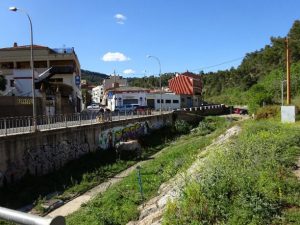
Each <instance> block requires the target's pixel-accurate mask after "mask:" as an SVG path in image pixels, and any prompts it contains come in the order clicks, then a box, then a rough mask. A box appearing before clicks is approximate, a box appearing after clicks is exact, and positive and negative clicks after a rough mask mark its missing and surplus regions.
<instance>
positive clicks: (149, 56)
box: [147, 55, 162, 114]
mask: <svg viewBox="0 0 300 225" xmlns="http://www.w3.org/2000/svg"><path fill="white" fill-rule="evenodd" d="M147 58H153V59H155V60H156V61H157V62H158V65H159V88H160V101H159V102H160V109H159V111H160V114H161V113H162V111H161V106H162V105H161V101H162V90H161V65H160V60H159V58H158V57H156V56H153V55H147Z"/></svg>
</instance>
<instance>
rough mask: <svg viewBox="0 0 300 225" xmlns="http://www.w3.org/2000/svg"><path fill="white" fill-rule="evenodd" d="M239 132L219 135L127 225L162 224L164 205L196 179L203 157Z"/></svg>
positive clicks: (232, 131)
mask: <svg viewBox="0 0 300 225" xmlns="http://www.w3.org/2000/svg"><path fill="white" fill-rule="evenodd" d="M240 131H241V128H240V127H239V126H234V127H232V128H230V129H228V130H227V131H226V132H225V133H224V134H222V135H220V136H219V137H218V138H217V139H216V140H215V141H214V142H213V143H212V144H211V145H209V146H208V147H207V148H206V149H205V150H204V151H202V152H201V153H200V154H199V155H198V157H197V159H196V161H195V162H194V163H193V164H192V166H191V167H190V168H189V169H188V170H187V171H186V172H185V173H180V174H177V175H176V176H175V177H174V178H173V179H171V180H169V181H168V182H166V183H164V184H162V185H161V186H160V188H159V191H158V194H159V195H158V196H156V197H154V198H152V199H150V200H149V201H148V202H147V203H146V204H144V205H142V206H140V207H139V210H140V218H139V220H138V221H131V222H129V223H128V224H127V225H150V224H152V225H159V224H161V222H162V215H163V212H164V209H165V207H166V204H167V202H168V201H169V200H173V199H175V198H177V197H179V195H180V193H181V190H182V188H183V187H184V186H185V184H186V183H187V181H188V180H189V181H190V180H191V179H196V178H197V177H199V175H200V171H199V167H201V166H202V165H203V164H204V162H205V155H206V154H207V153H208V151H209V150H210V149H213V148H215V147H216V146H218V145H223V144H224V143H226V142H228V141H229V140H230V138H231V137H233V136H235V135H237V134H238V133H239V132H240Z"/></svg>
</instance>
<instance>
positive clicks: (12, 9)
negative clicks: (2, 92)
mask: <svg viewBox="0 0 300 225" xmlns="http://www.w3.org/2000/svg"><path fill="white" fill-rule="evenodd" d="M9 10H10V11H13V12H16V11H21V12H24V13H25V14H26V16H27V18H28V20H29V23H30V40H31V45H30V66H31V73H32V74H31V76H32V117H33V118H32V121H33V131H34V132H35V131H36V130H37V126H36V107H35V84H34V64H33V32H32V22H31V18H30V16H29V14H28V13H27V12H26V11H25V10H23V9H19V8H17V7H14V6H13V7H9Z"/></svg>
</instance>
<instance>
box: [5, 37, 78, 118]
mask: <svg viewBox="0 0 300 225" xmlns="http://www.w3.org/2000/svg"><path fill="white" fill-rule="evenodd" d="M30 47H31V46H30V45H25V46H18V45H17V43H14V45H13V47H8V48H1V49H0V74H1V75H3V76H4V77H5V79H6V80H7V85H6V90H5V91H4V92H2V95H4V96H12V95H14V96H27V97H31V96H32V74H31V66H30V56H31V54H30ZM33 56H34V58H33V59H34V77H35V94H36V96H37V97H40V98H43V114H46V115H47V114H58V113H73V112H80V111H81V104H82V96H81V87H80V79H81V70H80V63H79V60H78V58H77V55H76V53H75V51H74V48H59V49H52V48H49V47H46V46H39V45H34V46H33ZM41 74H43V75H42V76H40V75H41Z"/></svg>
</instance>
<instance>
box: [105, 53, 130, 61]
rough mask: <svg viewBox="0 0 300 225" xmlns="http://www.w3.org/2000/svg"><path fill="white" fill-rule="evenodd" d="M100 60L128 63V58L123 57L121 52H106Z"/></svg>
mask: <svg viewBox="0 0 300 225" xmlns="http://www.w3.org/2000/svg"><path fill="white" fill-rule="evenodd" d="M102 60H103V61H104V62H116V61H118V62H124V61H129V60H130V58H128V57H127V56H126V55H124V54H123V53H121V52H107V53H106V54H104V56H103V57H102Z"/></svg>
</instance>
